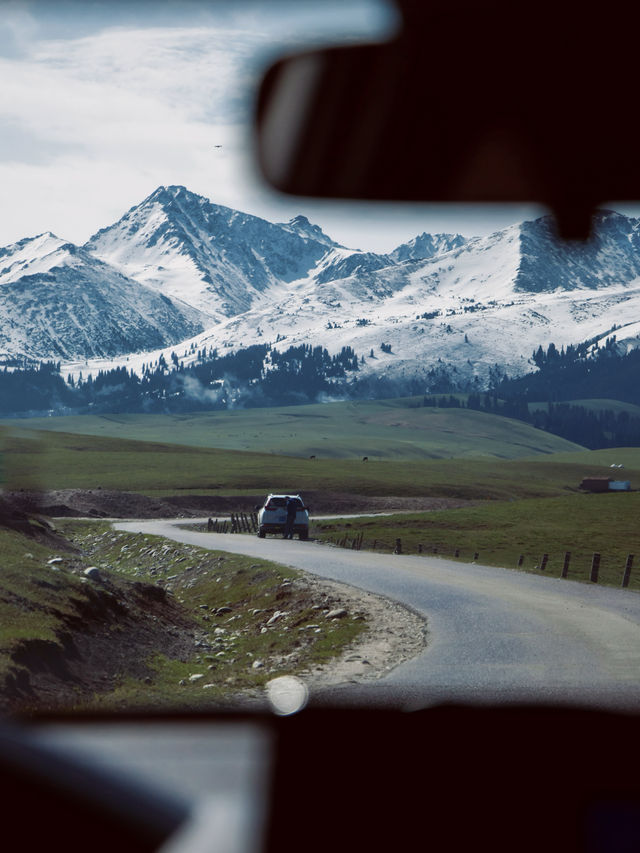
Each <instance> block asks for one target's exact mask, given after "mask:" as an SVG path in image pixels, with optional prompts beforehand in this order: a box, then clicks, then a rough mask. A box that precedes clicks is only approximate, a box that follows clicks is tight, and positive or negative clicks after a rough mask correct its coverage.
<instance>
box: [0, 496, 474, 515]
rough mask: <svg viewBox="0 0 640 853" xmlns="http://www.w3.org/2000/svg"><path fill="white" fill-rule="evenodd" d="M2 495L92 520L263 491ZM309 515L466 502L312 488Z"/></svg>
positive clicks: (34, 509)
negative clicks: (344, 492) (232, 493)
mask: <svg viewBox="0 0 640 853" xmlns="http://www.w3.org/2000/svg"><path fill="white" fill-rule="evenodd" d="M5 497H6V498H7V499H8V500H9V501H10V502H11V504H12V505H13V507H15V508H16V509H19V510H21V511H22V512H26V513H38V514H41V515H46V516H51V517H62V516H65V517H88V516H93V517H95V518H201V517H202V516H208V515H224V514H227V513H229V512H248V511H250V510H252V509H253V508H254V507H255V506H256V505H259V504H261V503H262V502H263V501H264V498H265V495H264V493H260V494H255V495H238V496H225V495H192V494H185V495H171V496H168V497H164V498H152V497H148V496H147V495H141V494H138V493H136V492H120V491H112V490H108V489H93V490H86V489H61V490H57V491H51V492H41V493H37V492H26V491H22V492H10V493H6V494H5ZM303 497H304V499H305V501H306V503H307V504H308V505H309V506H310V507H311V510H312V512H313V514H314V515H315V514H337V513H343V512H344V513H353V512H385V511H389V510H405V511H406V512H416V511H419V510H436V509H452V508H454V507H461V506H467V505H468V504H469V503H470V502H469V501H462V500H451V499H448V498H426V497H425V498H404V497H396V496H381V497H375V496H363V495H350V494H343V493H337V492H321V491H317V492H316V491H311V492H305V493H304V495H303Z"/></svg>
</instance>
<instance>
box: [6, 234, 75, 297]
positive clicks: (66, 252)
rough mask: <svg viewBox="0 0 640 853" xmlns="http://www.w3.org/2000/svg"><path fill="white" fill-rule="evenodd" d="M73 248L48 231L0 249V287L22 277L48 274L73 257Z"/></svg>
mask: <svg viewBox="0 0 640 853" xmlns="http://www.w3.org/2000/svg"><path fill="white" fill-rule="evenodd" d="M74 248H75V247H74V246H73V244H71V243H65V242H64V240H61V239H60V238H59V237H56V235H55V234H52V233H51V232H50V231H47V232H45V233H44V234H38V235H37V237H25V238H24V239H23V240H20V241H19V242H17V243H12V244H11V245H10V246H5V247H4V248H2V249H0V285H3V284H7V283H9V282H12V281H17V280H18V279H19V278H22V276H23V275H35V274H36V273H41V272H49V270H50V269H51V267H55V266H58V265H59V264H63V263H65V262H67V261H69V260H70V259H71V257H72V256H73V249H74Z"/></svg>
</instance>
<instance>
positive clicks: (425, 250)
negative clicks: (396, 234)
mask: <svg viewBox="0 0 640 853" xmlns="http://www.w3.org/2000/svg"><path fill="white" fill-rule="evenodd" d="M467 239H468V238H467V237H463V236H462V234H427V233H422V234H419V235H418V236H417V237H414V238H413V240H409V242H408V243H403V244H402V245H401V246H398V247H397V248H396V249H394V250H393V252H391V254H390V257H391V259H392V260H394V261H415V260H420V259H423V258H432V257H433V256H434V255H441V254H443V253H444V252H450V251H451V249H457V248H458V247H459V246H462V245H464V244H465V243H466V242H467Z"/></svg>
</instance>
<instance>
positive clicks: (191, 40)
mask: <svg viewBox="0 0 640 853" xmlns="http://www.w3.org/2000/svg"><path fill="white" fill-rule="evenodd" d="M52 5H53V4H52ZM338 5H340V6H345V4H338ZM365 5H366V4H363V6H362V8H363V9H364V8H365ZM174 6H175V10H174V11H175V14H176V15H177V16H178V17H176V18H175V20H177V21H179V22H180V25H178V26H166V25H165V26H158V25H157V21H158V20H159V19H158V17H157V16H156V17H155V18H154V17H153V16H151V17H150V21H149V24H148V25H147V26H144V25H143V23H142V19H141V17H140V15H139V16H138V18H137V19H136V21H135V25H134V24H133V23H132V19H131V18H129V19H128V26H126V27H125V26H120V27H114V26H109V27H107V28H105V24H104V21H105V20H106V19H107V17H106V15H107V11H106V10H108V12H109V13H110V17H111V20H114V19H115V16H114V14H113V9H116V8H120V9H121V10H123V9H124V8H125V7H127V4H122V5H120V4H117V5H116V6H115V7H112V8H110V7H108V6H106V5H105V6H104V7H101V6H100V3H93V4H84V5H83V6H82V7H78V8H79V9H80V8H81V9H82V10H83V11H84V10H91V9H98V11H100V12H101V14H102V16H103V17H102V18H100V20H99V21H98V23H97V24H96V23H95V22H94V25H93V26H90V24H91V21H90V20H89V19H88V18H86V17H85V18H83V19H82V21H80V20H79V18H77V17H74V16H72V15H71V12H70V11H69V10H67V11H68V13H69V14H68V18H67V19H66V20H68V22H69V28H68V32H67V31H66V30H65V26H63V24H64V23H65V21H64V20H61V19H58V20H57V21H55V24H56V26H55V27H54V28H53V31H54V32H55V35H56V37H55V38H50V37H47V36H50V35H51V32H52V30H51V28H49V29H47V27H46V26H45V24H44V23H43V21H45V18H44V17H43V16H40V17H38V16H34V15H30V14H29V11H28V10H29V8H32V9H33V8H34V7H33V4H26V6H24V5H23V4H19V3H14V4H10V5H7V6H6V7H3V11H5V8H6V9H7V11H8V12H10V13H11V14H6V15H5V18H4V21H3V22H1V23H0V75H1V77H2V80H3V85H2V87H0V185H1V186H2V188H3V204H2V205H1V206H0V246H1V245H6V244H7V243H10V242H12V241H15V240H18V239H20V238H22V237H24V236H28V235H33V234H36V233H38V232H42V231H45V230H51V231H54V232H55V233H57V234H59V236H61V237H63V238H65V239H68V240H72V241H74V242H77V243H82V242H84V241H85V240H86V239H88V238H89V237H90V236H91V234H93V233H94V232H95V231H96V230H97V229H98V228H101V227H104V226H106V225H109V224H111V223H112V222H114V221H115V220H116V219H117V218H119V217H120V216H121V215H122V214H123V213H124V212H125V210H127V209H128V208H129V207H131V206H132V205H134V204H137V203H138V202H140V201H141V200H142V199H143V198H144V197H145V196H146V195H148V194H149V193H151V192H152V191H153V190H154V189H155V188H156V187H157V186H159V185H160V184H183V185H185V186H187V187H188V188H189V189H191V190H193V191H194V192H198V193H201V194H202V195H205V196H207V197H208V198H210V199H211V200H212V201H214V202H216V203H219V204H226V205H228V206H230V207H236V208H238V209H240V210H244V211H247V212H250V213H255V214H257V215H260V216H264V217H265V218H268V219H272V220H282V219H288V218H290V217H291V216H294V215H296V214H297V213H301V212H302V213H305V214H306V215H307V216H309V217H310V218H311V219H316V220H317V221H318V223H319V224H320V225H321V226H322V227H323V228H324V229H325V230H326V231H327V233H329V234H330V235H331V236H332V237H334V239H336V240H338V241H339V242H342V243H344V244H346V245H350V246H358V247H361V248H365V249H379V250H383V251H385V250H390V249H392V248H393V247H394V246H395V245H397V244H398V243H400V242H403V241H404V240H407V239H410V238H411V237H412V236H414V235H415V234H417V233H418V232H419V231H423V230H433V231H442V230H465V232H466V233H482V232H486V230H487V227H486V224H483V222H482V220H481V219H479V218H478V217H476V218H475V220H474V221H470V220H469V219H468V217H467V219H466V222H465V225H461V224H459V223H460V222H461V220H460V216H459V215H457V218H456V215H454V216H447V215H446V213H445V215H442V210H441V212H440V214H438V212H437V211H434V209H433V206H432V207H431V208H430V209H427V208H421V207H418V208H415V207H408V206H390V205H384V206H379V207H374V206H371V205H369V206H365V205H358V204H342V203H334V204H331V203H329V202H317V203H312V202H309V201H308V200H298V199H295V198H291V199H288V198H285V197H282V196H278V195H276V194H275V193H271V192H270V191H269V190H267V189H266V188H265V187H264V186H263V185H262V183H261V181H260V179H259V178H258V177H257V175H256V172H255V167H254V166H253V161H252V157H251V151H250V141H249V137H248V118H249V115H250V100H251V98H252V93H253V89H254V86H255V80H256V76H257V73H258V70H259V68H260V66H261V63H264V62H266V60H267V57H268V56H269V55H270V54H273V53H274V51H275V52H277V46H278V44H279V45H280V46H282V45H284V43H285V42H286V43H287V44H288V45H289V46H292V45H293V44H295V42H296V40H297V41H298V43H299V44H301V43H302V42H308V41H309V40H313V39H321V38H322V37H323V36H322V33H323V32H324V33H325V35H324V38H326V27H325V30H324V31H323V30H322V28H319V27H318V26H317V25H315V24H314V19H313V17H312V11H313V10H312V9H311V8H307V7H305V4H304V3H298V4H297V6H298V7H299V10H298V11H299V14H298V18H296V16H295V15H292V14H291V11H292V8H293V7H295V6H296V4H293V6H292V5H291V4H289V5H288V6H287V7H286V8H287V9H288V13H287V14H286V15H284V14H283V13H282V9H283V8H285V7H282V8H281V9H280V13H279V14H280V17H278V14H275V15H272V17H271V18H268V17H266V16H265V14H263V12H264V7H263V9H262V11H260V10H259V9H258V7H253V6H251V4H246V3H245V4H244V6H243V4H239V5H238V9H239V11H238V12H237V13H236V12H233V13H232V12H231V11H229V10H230V9H231V10H233V9H234V8H235V7H234V6H233V5H232V6H230V7H228V9H227V16H226V17H225V18H223V21H224V26H223V27H221V26H214V25H213V23H212V22H213V18H212V17H211V16H208V15H200V16H199V17H198V25H197V26H195V25H194V26H190V25H187V24H188V22H189V20H193V19H187V18H186V17H185V16H184V15H183V17H179V15H180V10H181V9H185V10H187V9H188V8H189V4H174ZM214 6H215V4H214ZM169 7H170V4H167V7H166V8H167V9H168V8H169ZM276 7H277V4H275V3H274V6H273V7H271V9H274V8H276ZM47 8H49V7H47V6H46V4H45V5H44V6H43V7H42V9H47ZM69 8H71V7H69ZM140 8H141V10H142V11H144V8H145V7H140ZM147 8H148V9H150V10H151V9H153V10H154V11H155V10H156V9H158V8H159V9H161V10H162V4H150V5H149V4H148V5H147ZM314 8H317V7H315V6H314ZM332 8H333V12H331V15H333V16H334V18H335V24H332V26H334V27H335V29H336V30H338V29H339V27H340V26H341V25H340V21H339V20H338V16H337V15H336V14H335V12H336V9H337V8H338V6H337V5H336V4H335V3H334V4H333V7H332ZM345 8H346V6H345ZM327 9H329V5H328V6H327ZM138 11H140V10H138ZM325 11H326V9H325ZM329 11H331V10H330V9H329ZM158 14H159V13H158ZM358 14H359V15H360V17H359V18H358V16H357V15H356V16H355V17H353V18H351V19H348V20H350V23H347V24H346V25H345V32H347V31H349V27H351V28H352V29H351V31H352V32H355V31H357V30H358V29H360V30H361V31H363V32H364V31H366V29H367V26H369V27H370V33H371V32H373V31H375V29H376V27H380V26H381V25H380V23H379V22H378V23H376V21H375V16H372V15H371V14H368V13H365V12H363V11H362V10H361V11H360V12H359V13H358ZM367 22H368V23H367ZM74 26H75V29H74ZM61 33H65V36H64V37H61ZM79 33H80V34H79ZM296 33H297V34H298V35H297V36H296ZM215 146H222V147H221V148H218V147H215ZM513 216H514V217H517V214H513ZM507 220H508V221H514V220H513V218H511V217H510V216H507V217H505V216H504V215H503V216H502V219H501V220H500V224H507ZM456 222H457V223H458V225H456ZM476 225H477V227H476Z"/></svg>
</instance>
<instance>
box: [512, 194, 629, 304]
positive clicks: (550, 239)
mask: <svg viewBox="0 0 640 853" xmlns="http://www.w3.org/2000/svg"><path fill="white" fill-rule="evenodd" d="M520 252H521V255H522V260H521V263H520V269H519V271H518V276H517V277H516V280H515V282H514V285H515V289H516V290H524V291H527V290H534V291H541V290H571V289H573V288H576V287H580V288H593V289H596V288H603V287H608V286H609V285H612V284H622V283H624V282H628V281H633V279H635V278H637V277H638V276H640V220H638V219H633V218H630V217H627V216H622V215H621V214H619V213H615V212H614V211H611V210H603V211H600V212H599V213H597V214H596V216H595V217H594V223H593V237H592V239H591V240H590V241H589V242H587V243H585V244H580V243H578V244H576V243H567V244H561V243H558V242H557V241H556V240H555V239H554V236H553V229H552V222H551V220H550V219H549V217H544V218H542V219H536V220H535V221H534V222H524V223H522V225H521V228H520Z"/></svg>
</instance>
